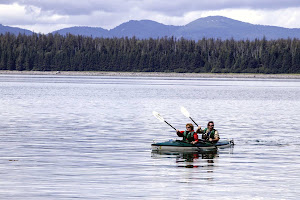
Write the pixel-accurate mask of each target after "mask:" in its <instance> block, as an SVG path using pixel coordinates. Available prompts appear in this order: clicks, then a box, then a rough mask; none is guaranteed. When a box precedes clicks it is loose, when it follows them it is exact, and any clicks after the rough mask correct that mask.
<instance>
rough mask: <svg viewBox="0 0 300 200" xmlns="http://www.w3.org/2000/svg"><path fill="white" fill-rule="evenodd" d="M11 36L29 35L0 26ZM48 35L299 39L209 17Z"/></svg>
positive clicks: (298, 34) (295, 33) (299, 33)
mask: <svg viewBox="0 0 300 200" xmlns="http://www.w3.org/2000/svg"><path fill="white" fill-rule="evenodd" d="M5 32H11V33H14V34H18V33H20V32H21V33H25V34H30V33H32V32H31V31H28V30H25V29H18V28H12V27H8V26H2V25H1V26H0V33H5ZM52 33H58V34H61V35H66V34H67V33H71V34H74V35H83V36H92V37H105V38H113V37H117V38H120V37H129V38H130V37H133V36H135V37H136V38H139V39H147V38H161V37H165V36H167V37H171V36H174V37H176V38H181V37H183V38H186V39H192V40H201V39H202V38H203V37H205V38H219V39H223V40H225V39H231V38H233V39H235V40H244V39H249V40H254V39H256V38H258V39H262V38H263V37H266V39H267V40H271V39H281V38H284V39H286V38H298V39H300V29H299V28H294V29H289V28H282V27H276V26H264V25H254V24H250V23H245V22H241V21H238V20H233V19H230V18H227V17H222V16H211V17H205V18H199V19H197V20H195V21H193V22H191V23H188V24H186V25H184V26H171V25H164V24H161V23H158V22H155V21H151V20H140V21H137V20H131V21H129V22H125V23H122V24H120V25H119V26H117V27H115V28H113V29H111V30H106V29H103V28H100V27H98V28H97V27H78V26H76V27H70V28H64V29H60V30H57V31H54V32H52Z"/></svg>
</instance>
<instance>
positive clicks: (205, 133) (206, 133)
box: [202, 128, 215, 140]
mask: <svg viewBox="0 0 300 200" xmlns="http://www.w3.org/2000/svg"><path fill="white" fill-rule="evenodd" d="M203 136H204V137H203ZM202 138H203V139H206V140H208V139H209V138H212V139H215V129H213V130H212V131H209V129H208V128H205V129H204V130H203V135H202Z"/></svg>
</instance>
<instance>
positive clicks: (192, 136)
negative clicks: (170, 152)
mask: <svg viewBox="0 0 300 200" xmlns="http://www.w3.org/2000/svg"><path fill="white" fill-rule="evenodd" d="M185 127H186V131H179V130H176V133H177V135H178V136H179V137H183V141H185V142H187V143H190V144H196V143H197V142H198V141H199V140H198V134H197V133H196V132H195V131H194V125H193V124H190V123H187V124H186V126H185Z"/></svg>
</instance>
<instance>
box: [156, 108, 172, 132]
mask: <svg viewBox="0 0 300 200" xmlns="http://www.w3.org/2000/svg"><path fill="white" fill-rule="evenodd" d="M152 114H153V115H154V116H155V117H156V118H157V119H158V120H159V121H161V122H165V123H167V124H168V125H169V126H171V127H172V128H173V129H174V130H175V131H176V128H174V127H173V126H172V125H171V124H169V123H168V122H167V121H166V120H164V118H163V117H162V116H161V115H160V114H159V113H158V112H156V111H153V112H152Z"/></svg>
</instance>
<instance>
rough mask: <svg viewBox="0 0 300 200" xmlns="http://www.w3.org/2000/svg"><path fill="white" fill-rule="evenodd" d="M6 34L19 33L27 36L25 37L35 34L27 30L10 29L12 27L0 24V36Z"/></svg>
mask: <svg viewBox="0 0 300 200" xmlns="http://www.w3.org/2000/svg"><path fill="white" fill-rule="evenodd" d="M5 33H12V34H15V35H18V34H19V33H21V34H25V35H31V34H32V33H33V32H32V31H29V30H26V29H21V28H16V27H10V26H3V25H2V24H0V34H5Z"/></svg>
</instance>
